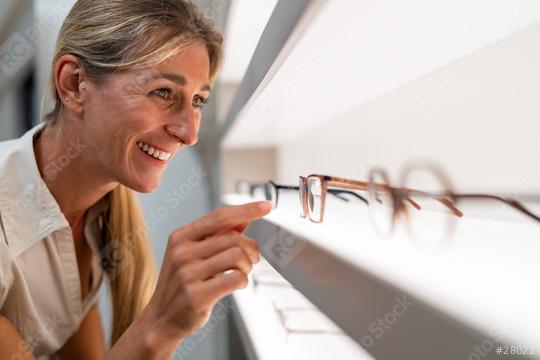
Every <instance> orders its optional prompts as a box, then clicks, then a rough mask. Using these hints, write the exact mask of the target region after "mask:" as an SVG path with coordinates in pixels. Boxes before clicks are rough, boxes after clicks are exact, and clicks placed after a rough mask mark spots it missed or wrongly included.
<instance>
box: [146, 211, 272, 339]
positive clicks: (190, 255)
mask: <svg viewBox="0 0 540 360" xmlns="http://www.w3.org/2000/svg"><path fill="white" fill-rule="evenodd" d="M270 210H271V203H269V202H267V201H262V202H255V203H249V204H245V205H239V206H230V207H224V208H219V209H216V210H214V211H212V212H211V213H209V214H208V215H206V216H204V217H202V218H201V219H199V220H197V221H195V222H193V223H191V224H189V225H186V226H184V227H181V228H179V229H177V230H175V231H174V232H173V233H172V234H171V235H170V236H169V242H168V245H167V250H166V252H165V258H164V260H163V266H162V268H161V273H160V274H159V278H158V282H157V286H156V290H155V292H154V295H153V296H152V298H151V300H150V302H149V304H148V306H147V308H146V309H145V310H144V311H145V312H147V314H146V315H147V316H148V315H149V317H147V319H149V321H151V322H152V323H148V324H147V325H148V326H152V328H153V330H154V333H155V334H159V338H160V341H163V340H165V339H168V340H171V341H172V342H175V341H176V345H178V343H179V342H180V341H181V340H182V339H183V338H185V337H186V336H189V335H190V334H192V333H194V332H195V331H197V330H199V329H200V328H202V326H203V325H204V324H205V323H206V321H207V320H208V317H209V315H210V313H211V311H212V307H213V306H214V305H215V304H216V303H217V302H218V301H219V300H220V299H221V298H222V297H224V296H226V295H229V294H231V293H232V292H233V291H234V290H236V289H240V288H244V287H245V286H246V285H247V283H248V278H247V275H248V274H249V272H250V271H251V268H252V265H253V264H254V263H256V262H258V261H259V251H258V247H257V244H256V242H255V240H253V239H251V238H249V237H247V236H245V235H243V234H242V233H243V232H244V230H246V228H247V227H248V226H249V223H250V222H251V221H253V220H255V219H259V218H261V217H263V216H264V215H266V214H267V213H269V212H270ZM228 270H230V271H228ZM225 272H226V273H225Z"/></svg>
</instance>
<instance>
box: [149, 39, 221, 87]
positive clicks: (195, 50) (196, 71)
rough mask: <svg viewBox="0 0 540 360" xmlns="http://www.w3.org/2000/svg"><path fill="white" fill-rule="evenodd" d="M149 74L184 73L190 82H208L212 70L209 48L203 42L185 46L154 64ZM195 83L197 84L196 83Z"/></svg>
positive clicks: (154, 75) (155, 75)
mask: <svg viewBox="0 0 540 360" xmlns="http://www.w3.org/2000/svg"><path fill="white" fill-rule="evenodd" d="M148 70H149V73H150V74H149V75H151V76H153V77H157V76H160V75H161V74H164V73H172V74H178V75H182V76H183V77H184V78H186V80H187V81H188V83H190V82H194V83H196V84H199V85H200V83H203V82H204V83H208V81H209V80H208V79H209V75H210V74H209V72H210V59H209V56H208V50H207V49H206V46H205V45H204V44H202V43H195V44H192V45H189V46H187V47H185V48H184V49H182V50H180V51H179V52H177V53H176V54H174V55H172V56H170V57H169V58H167V59H166V60H165V61H162V62H161V63H159V64H157V65H154V66H152V67H151V68H149V69H148ZM196 84H195V85H196Z"/></svg>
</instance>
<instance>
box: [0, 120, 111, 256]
mask: <svg viewBox="0 0 540 360" xmlns="http://www.w3.org/2000/svg"><path fill="white" fill-rule="evenodd" d="M44 125H45V123H40V124H38V125H36V126H34V127H33V128H32V129H30V130H28V131H27V132H26V133H25V134H24V135H23V136H22V137H20V138H19V139H15V140H10V141H6V142H4V143H0V195H1V196H0V215H1V216H2V221H3V225H4V230H5V233H6V237H7V242H8V245H9V248H10V252H11V254H12V256H14V257H16V256H18V255H19V254H21V253H22V252H24V251H25V250H26V249H28V248H29V247H30V246H32V245H33V244H35V243H36V242H38V241H40V240H42V239H44V238H45V237H47V236H49V235H50V234H51V233H53V232H54V231H57V230H60V229H63V228H66V227H67V228H69V223H68V221H67V220H66V218H65V216H64V214H63V213H62V211H61V210H60V207H59V206H58V203H57V202H56V200H55V198H54V197H53V195H52V194H51V192H50V191H49V189H48V187H47V185H46V184H45V182H44V181H43V179H42V177H41V174H40V173H39V169H38V166H37V161H36V157H35V153H34V144H33V143H34V138H35V137H36V136H37V135H38V134H39V132H40V131H41V130H42V129H43V127H44ZM105 205H106V201H105V199H104V198H103V199H101V200H100V201H98V202H97V203H96V204H95V205H94V206H93V207H92V208H91V209H90V211H89V212H88V214H87V223H88V222H90V221H93V220H94V219H95V218H96V217H97V216H98V215H99V213H100V212H101V211H103V209H104V208H105Z"/></svg>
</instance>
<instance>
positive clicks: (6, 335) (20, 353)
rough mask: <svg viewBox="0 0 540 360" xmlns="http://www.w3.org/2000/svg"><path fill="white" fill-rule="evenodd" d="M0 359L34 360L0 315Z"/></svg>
mask: <svg viewBox="0 0 540 360" xmlns="http://www.w3.org/2000/svg"><path fill="white" fill-rule="evenodd" d="M0 334H2V336H0V359H23V360H30V359H33V360H35V357H34V355H33V354H32V352H31V351H30V349H29V348H28V346H26V343H25V342H24V340H23V339H22V338H21V336H20V335H19V333H18V332H17V330H15V327H14V326H13V324H11V322H10V321H9V320H8V319H6V318H5V317H4V316H2V315H0Z"/></svg>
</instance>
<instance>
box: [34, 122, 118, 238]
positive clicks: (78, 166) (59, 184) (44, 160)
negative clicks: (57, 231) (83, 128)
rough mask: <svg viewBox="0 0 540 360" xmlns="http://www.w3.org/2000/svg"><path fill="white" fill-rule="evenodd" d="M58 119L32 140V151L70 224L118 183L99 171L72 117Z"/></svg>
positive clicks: (75, 223)
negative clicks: (69, 118) (70, 119)
mask: <svg viewBox="0 0 540 360" xmlns="http://www.w3.org/2000/svg"><path fill="white" fill-rule="evenodd" d="M66 120H67V119H58V122H57V125H55V126H50V125H46V126H45V127H44V129H43V130H42V132H41V134H40V135H39V136H38V137H37V138H36V139H35V141H34V153H35V156H36V161H37V165H38V168H39V172H40V174H41V177H42V178H43V180H44V181H45V184H46V185H47V187H48V188H49V191H50V192H51V194H52V195H53V197H54V198H55V200H56V202H57V203H58V205H59V206H60V209H61V210H62V213H63V214H64V216H65V217H66V219H67V220H68V222H69V224H70V225H71V227H72V228H74V227H76V226H78V225H79V223H80V222H82V221H83V219H84V214H85V213H86V211H87V210H88V209H89V208H90V207H91V206H92V205H94V204H95V203H96V202H97V201H99V200H100V199H101V198H102V197H103V196H105V195H106V194H107V193H108V192H109V191H111V190H113V189H114V188H115V187H116V186H117V185H118V183H117V182H115V181H113V180H112V179H110V178H108V177H107V176H106V175H104V174H103V169H100V167H99V166H98V164H96V163H95V161H93V159H92V156H91V154H88V153H87V152H86V151H85V146H84V140H83V138H82V136H81V135H80V132H78V131H77V129H76V128H75V127H74V126H73V125H70V123H73V122H74V121H66Z"/></svg>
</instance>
